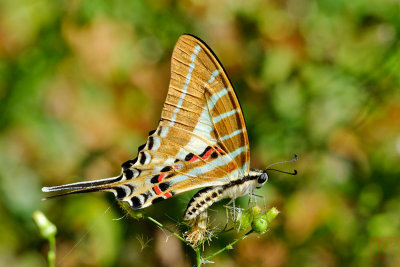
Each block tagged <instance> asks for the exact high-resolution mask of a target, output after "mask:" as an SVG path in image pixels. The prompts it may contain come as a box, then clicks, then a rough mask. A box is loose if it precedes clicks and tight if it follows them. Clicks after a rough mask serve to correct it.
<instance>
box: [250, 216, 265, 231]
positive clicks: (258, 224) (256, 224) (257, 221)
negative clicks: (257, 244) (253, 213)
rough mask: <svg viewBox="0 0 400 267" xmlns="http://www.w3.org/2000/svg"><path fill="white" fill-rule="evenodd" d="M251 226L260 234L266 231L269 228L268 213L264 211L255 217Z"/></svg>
mask: <svg viewBox="0 0 400 267" xmlns="http://www.w3.org/2000/svg"><path fill="white" fill-rule="evenodd" d="M251 228H252V229H253V230H254V231H255V232H257V233H259V234H261V233H263V232H265V231H266V230H267V228H268V219H267V214H265V213H264V214H262V215H261V216H257V217H255V218H254V220H253V223H252V224H251Z"/></svg>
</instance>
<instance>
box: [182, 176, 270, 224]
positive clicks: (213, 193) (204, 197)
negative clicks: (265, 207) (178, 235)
mask: <svg viewBox="0 0 400 267" xmlns="http://www.w3.org/2000/svg"><path fill="white" fill-rule="evenodd" d="M260 175H261V174H260V173H257V172H254V171H251V172H250V174H249V175H248V176H244V177H243V178H241V179H238V180H235V181H232V182H230V183H227V184H225V185H220V186H213V187H206V188H204V189H202V190H200V191H199V192H197V193H196V194H195V195H194V196H193V197H192V199H191V200H190V201H189V204H188V206H187V208H186V211H185V216H184V219H185V220H192V219H194V218H196V217H197V216H198V215H199V214H200V213H202V212H204V211H205V210H206V209H208V207H210V206H211V205H212V204H214V203H215V202H217V201H220V200H221V199H224V198H233V199H235V198H237V197H241V196H244V195H247V194H250V193H251V192H252V191H253V190H254V189H256V187H258V186H259V185H260V182H259V181H258V178H259V177H260ZM263 182H265V180H263Z"/></svg>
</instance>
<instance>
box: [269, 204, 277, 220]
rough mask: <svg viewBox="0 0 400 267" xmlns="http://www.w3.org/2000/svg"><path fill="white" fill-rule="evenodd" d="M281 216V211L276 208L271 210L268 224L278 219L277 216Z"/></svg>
mask: <svg viewBox="0 0 400 267" xmlns="http://www.w3.org/2000/svg"><path fill="white" fill-rule="evenodd" d="M278 214H279V210H278V209H277V208H275V207H273V208H271V209H270V210H269V211H268V212H267V219H268V222H271V221H272V220H273V219H275V218H276V216H278Z"/></svg>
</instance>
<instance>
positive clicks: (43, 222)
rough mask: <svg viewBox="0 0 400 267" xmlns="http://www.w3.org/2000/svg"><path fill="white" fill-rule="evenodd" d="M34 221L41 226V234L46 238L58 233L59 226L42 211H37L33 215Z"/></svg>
mask: <svg viewBox="0 0 400 267" xmlns="http://www.w3.org/2000/svg"><path fill="white" fill-rule="evenodd" d="M32 218H33V221H34V222H35V224H36V226H37V227H38V228H39V232H40V235H41V236H42V237H44V238H46V239H48V238H49V237H53V236H55V235H56V233H57V227H56V226H55V225H54V224H53V223H51V222H50V221H49V220H48V219H47V217H46V216H45V215H44V214H43V213H42V212H41V211H35V212H34V213H33V215H32Z"/></svg>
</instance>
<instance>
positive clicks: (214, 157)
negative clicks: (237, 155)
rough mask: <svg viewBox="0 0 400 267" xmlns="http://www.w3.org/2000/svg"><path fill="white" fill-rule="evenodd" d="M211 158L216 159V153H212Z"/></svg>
mask: <svg viewBox="0 0 400 267" xmlns="http://www.w3.org/2000/svg"><path fill="white" fill-rule="evenodd" d="M211 157H212V158H213V159H216V158H218V153H217V152H216V151H214V152H213V153H211Z"/></svg>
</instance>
